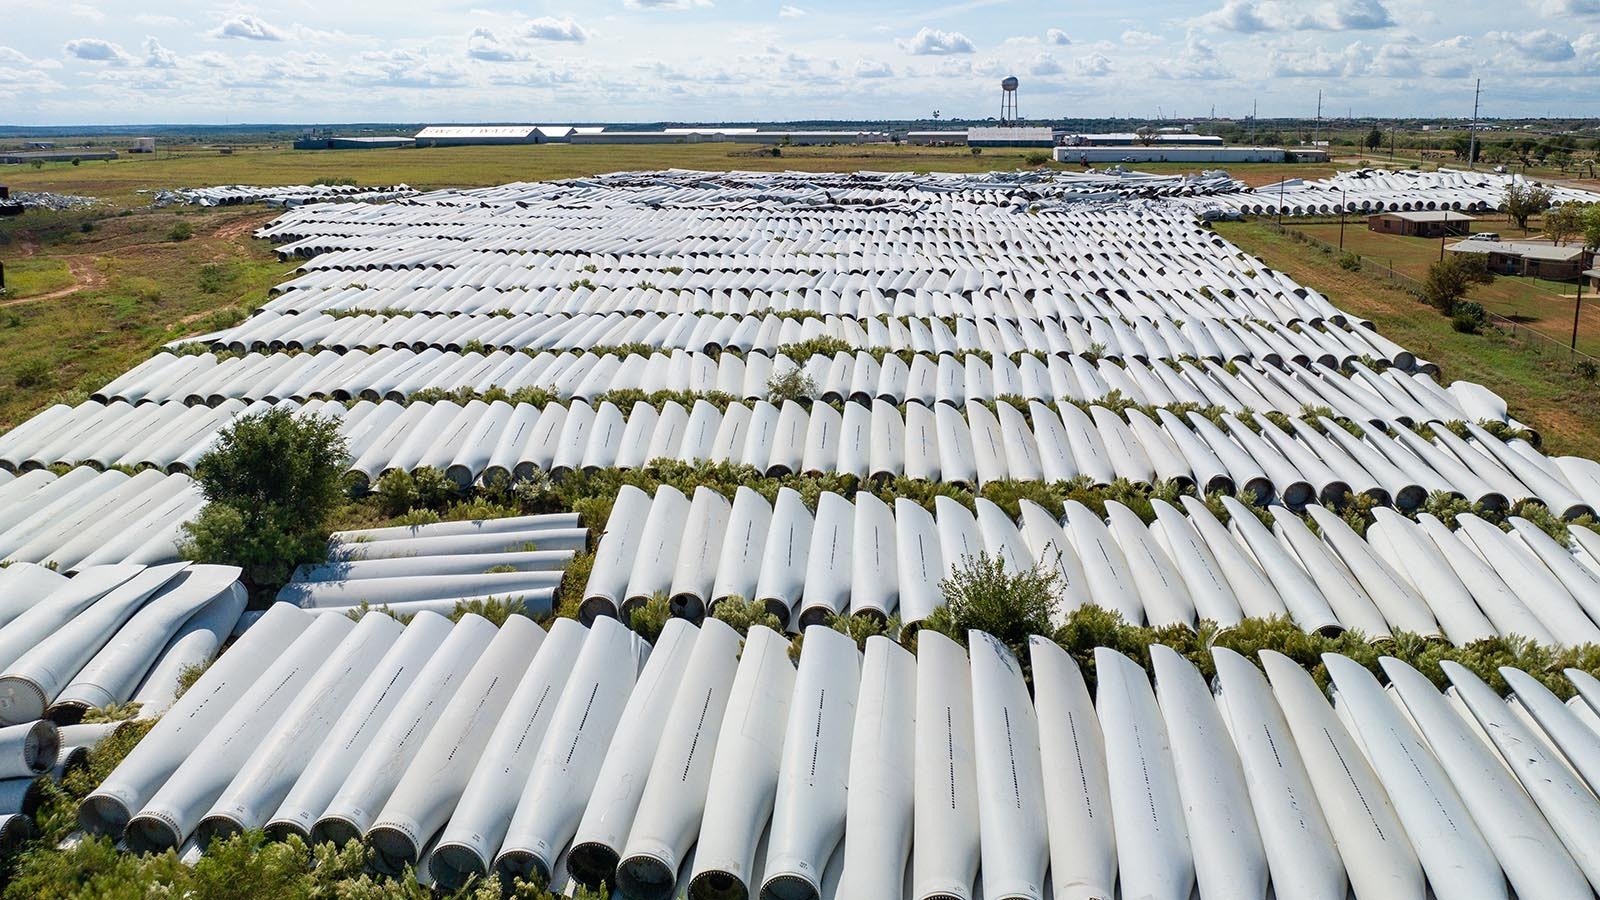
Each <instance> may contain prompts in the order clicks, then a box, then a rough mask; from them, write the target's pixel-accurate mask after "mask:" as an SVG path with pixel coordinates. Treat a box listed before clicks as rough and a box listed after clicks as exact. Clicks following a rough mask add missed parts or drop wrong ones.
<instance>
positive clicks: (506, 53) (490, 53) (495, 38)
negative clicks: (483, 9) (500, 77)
mask: <svg viewBox="0 0 1600 900" xmlns="http://www.w3.org/2000/svg"><path fill="white" fill-rule="evenodd" d="M467 56H469V57H471V58H473V59H481V60H483V61H484V62H516V61H517V60H519V59H527V58H528V54H526V53H524V52H523V51H522V50H520V49H518V48H516V47H514V46H512V45H511V44H510V43H508V42H506V41H504V40H501V38H500V36H499V35H497V34H495V33H494V31H492V30H491V29H488V28H474V29H472V33H471V34H469V35H467Z"/></svg>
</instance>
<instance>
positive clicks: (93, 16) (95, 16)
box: [67, 3, 106, 22]
mask: <svg viewBox="0 0 1600 900" xmlns="http://www.w3.org/2000/svg"><path fill="white" fill-rule="evenodd" d="M67 11H68V12H70V13H72V14H73V15H75V16H77V17H78V18H80V19H88V20H89V21H91V22H104V21H105V20H106V14H105V13H103V12H101V11H100V10H98V9H95V8H94V7H92V6H90V5H89V4H87V3H74V4H72V5H71V6H69V7H67Z"/></svg>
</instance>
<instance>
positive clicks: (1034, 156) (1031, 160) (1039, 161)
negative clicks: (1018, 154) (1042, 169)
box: [1022, 150, 1050, 166]
mask: <svg viewBox="0 0 1600 900" xmlns="http://www.w3.org/2000/svg"><path fill="white" fill-rule="evenodd" d="M1022 161H1023V162H1024V163H1026V164H1028V165H1030V166H1042V165H1044V164H1045V163H1048V162H1049V161H1050V154H1048V153H1046V152H1044V151H1043V150H1035V151H1033V152H1032V153H1029V154H1027V155H1026V156H1024V157H1022Z"/></svg>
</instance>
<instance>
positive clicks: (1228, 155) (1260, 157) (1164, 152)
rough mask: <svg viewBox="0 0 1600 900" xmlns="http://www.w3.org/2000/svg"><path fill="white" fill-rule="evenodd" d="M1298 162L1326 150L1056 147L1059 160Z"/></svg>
mask: <svg viewBox="0 0 1600 900" xmlns="http://www.w3.org/2000/svg"><path fill="white" fill-rule="evenodd" d="M1291 152H1292V153H1293V157H1292V158H1293V159H1294V160H1297V161H1299V162H1325V161H1326V160H1327V158H1328V154H1327V151H1325V150H1298V149H1297V150H1294V151H1289V150H1284V149H1283V148H1282V147H1228V146H1216V147H1208V146H1200V147H1191V146H1177V147H1167V146H1159V145H1157V146H1150V145H1145V144H1131V145H1128V146H1122V147H1057V148H1056V149H1055V156H1056V162H1061V163H1084V164H1092V163H1142V162H1181V163H1253V162H1286V161H1288V160H1289V159H1291V156H1290V153H1291Z"/></svg>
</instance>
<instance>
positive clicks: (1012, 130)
mask: <svg viewBox="0 0 1600 900" xmlns="http://www.w3.org/2000/svg"><path fill="white" fill-rule="evenodd" d="M967 144H968V146H972V147H1044V148H1049V147H1054V146H1055V144H1056V135H1055V132H1054V131H1052V130H1051V129H1049V128H1047V127H1042V126H1029V125H1008V126H1003V127H999V128H995V127H984V128H968V129H967Z"/></svg>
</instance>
